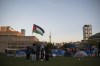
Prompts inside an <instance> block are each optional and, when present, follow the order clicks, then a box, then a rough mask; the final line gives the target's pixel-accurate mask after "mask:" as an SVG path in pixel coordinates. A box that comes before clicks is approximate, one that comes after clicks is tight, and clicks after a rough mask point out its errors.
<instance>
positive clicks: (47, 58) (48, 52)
mask: <svg viewBox="0 0 100 66" xmlns="http://www.w3.org/2000/svg"><path fill="white" fill-rule="evenodd" d="M49 54H50V50H49V47H48V46H45V61H48V60H49Z"/></svg>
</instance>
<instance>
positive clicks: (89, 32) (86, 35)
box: [83, 25, 92, 40]
mask: <svg viewBox="0 0 100 66" xmlns="http://www.w3.org/2000/svg"><path fill="white" fill-rule="evenodd" d="M90 36H92V26H91V25H84V26H83V40H88V38H89V37H90Z"/></svg>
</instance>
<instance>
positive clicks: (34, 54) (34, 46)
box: [31, 44, 36, 61]
mask: <svg viewBox="0 0 100 66" xmlns="http://www.w3.org/2000/svg"><path fill="white" fill-rule="evenodd" d="M31 53H32V61H36V44H33V46H32V48H31Z"/></svg>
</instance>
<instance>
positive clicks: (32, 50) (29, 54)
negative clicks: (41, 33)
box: [25, 43, 50, 61]
mask: <svg viewBox="0 0 100 66" xmlns="http://www.w3.org/2000/svg"><path fill="white" fill-rule="evenodd" d="M25 53H26V60H27V61H29V60H32V61H37V60H41V61H43V60H45V61H48V60H49V55H50V53H49V48H48V46H44V45H42V44H34V43H33V45H32V46H27V48H26V50H25Z"/></svg>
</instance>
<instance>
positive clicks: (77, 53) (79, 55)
mask: <svg viewBox="0 0 100 66" xmlns="http://www.w3.org/2000/svg"><path fill="white" fill-rule="evenodd" d="M84 56H87V54H86V52H84V51H78V52H76V53H75V55H74V57H84Z"/></svg>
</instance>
